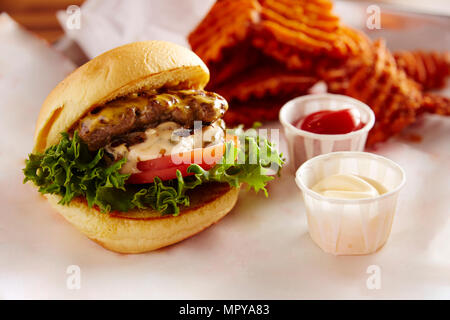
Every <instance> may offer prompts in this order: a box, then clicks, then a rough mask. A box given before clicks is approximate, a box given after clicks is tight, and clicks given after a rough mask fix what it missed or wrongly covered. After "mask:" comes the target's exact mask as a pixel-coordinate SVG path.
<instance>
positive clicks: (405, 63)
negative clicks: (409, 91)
mask: <svg viewBox="0 0 450 320" xmlns="http://www.w3.org/2000/svg"><path fill="white" fill-rule="evenodd" d="M394 57H395V59H396V61H397V64H398V66H399V67H400V68H401V69H403V70H404V71H405V72H406V74H407V75H408V76H409V77H411V78H412V79H414V80H415V81H416V82H418V83H419V84H420V85H421V86H422V88H423V89H424V90H430V89H438V88H442V87H444V86H445V80H446V78H447V77H448V75H449V74H450V53H449V52H446V53H439V52H434V51H430V52H425V51H398V52H395V53H394Z"/></svg>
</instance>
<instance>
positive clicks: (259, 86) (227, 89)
mask: <svg viewBox="0 0 450 320" xmlns="http://www.w3.org/2000/svg"><path fill="white" fill-rule="evenodd" d="M317 81H318V79H317V78H316V77H314V76H312V75H304V74H302V73H298V72H294V71H289V70H286V69H285V68H284V67H283V66H279V65H277V64H276V63H272V64H266V65H264V66H259V65H258V66H255V67H254V68H253V69H252V70H247V71H246V72H245V73H244V74H242V75H241V74H238V75H237V76H236V77H235V79H232V80H231V81H229V82H227V83H226V84H224V85H222V86H219V87H215V88H214V90H215V91H216V92H217V93H219V94H221V95H222V96H224V97H225V98H226V99H227V100H229V101H233V100H239V101H248V100H251V99H262V98H264V97H265V96H277V95H280V96H285V95H301V94H305V93H306V92H307V91H308V89H309V88H311V87H312V86H313V85H314V84H315V83H316V82H317Z"/></svg>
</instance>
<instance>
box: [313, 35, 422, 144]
mask: <svg viewBox="0 0 450 320" xmlns="http://www.w3.org/2000/svg"><path fill="white" fill-rule="evenodd" d="M321 73H322V74H323V76H324V80H325V81H326V82H327V84H328V85H329V88H328V89H329V91H332V92H335V93H340V94H345V95H348V96H351V97H354V98H356V99H358V100H361V101H363V102H365V103H366V104H368V105H369V106H370V107H371V108H372V110H373V111H374V113H375V117H376V123H375V126H374V128H373V129H372V130H371V132H370V133H369V137H368V139H367V145H369V146H371V145H374V144H375V143H378V142H381V141H385V140H386V139H388V138H389V137H391V136H392V135H395V134H397V133H399V132H400V131H401V130H403V129H404V128H405V127H406V126H408V125H409V124H411V123H413V122H414V121H415V117H416V114H417V113H418V112H419V110H420V107H421V104H422V102H423V96H422V92H421V91H420V87H419V85H418V84H417V83H416V82H415V81H413V80H411V79H410V78H408V77H407V75H406V73H405V72H404V71H403V70H402V69H400V68H398V67H397V64H396V62H395V59H394V57H393V55H392V54H391V53H390V52H389V50H388V49H387V48H386V45H385V42H384V41H382V40H379V41H376V42H375V43H374V44H373V50H372V54H371V55H370V56H369V57H367V58H366V59H360V58H355V59H350V60H349V61H347V62H346V63H345V64H344V65H342V66H340V67H339V68H335V69H330V72H327V71H326V70H322V71H321Z"/></svg>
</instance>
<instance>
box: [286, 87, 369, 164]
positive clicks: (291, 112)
mask: <svg viewBox="0 0 450 320" xmlns="http://www.w3.org/2000/svg"><path fill="white" fill-rule="evenodd" d="M347 108H356V109H358V110H359V112H360V114H361V121H362V122H363V123H365V126H364V127H363V128H361V129H359V130H356V131H352V132H349V133H345V134H317V133H312V132H308V131H305V130H302V129H299V128H297V127H295V125H294V123H295V122H296V121H298V120H299V119H302V118H304V117H306V116H308V115H310V114H311V113H314V112H318V111H322V110H342V109H347ZM279 117H280V122H281V124H282V125H283V127H284V133H285V136H286V139H287V143H288V148H289V157H290V161H291V163H292V165H293V168H294V169H295V170H296V169H297V168H298V167H299V166H300V165H301V164H302V163H303V162H305V161H306V160H308V159H311V158H313V157H315V156H318V155H321V154H326V153H329V152H336V151H363V150H364V145H365V144H366V139H367V133H368V132H369V130H370V129H372V127H373V125H374V123H375V115H374V113H373V111H372V109H370V108H369V106H367V105H366V104H364V103H362V102H361V101H358V100H356V99H353V98H350V97H347V96H343V95H338V94H329V93H325V94H311V95H306V96H301V97H298V98H295V99H293V100H290V101H288V102H287V103H286V104H285V105H284V106H283V107H282V108H281V110H280V114H279Z"/></svg>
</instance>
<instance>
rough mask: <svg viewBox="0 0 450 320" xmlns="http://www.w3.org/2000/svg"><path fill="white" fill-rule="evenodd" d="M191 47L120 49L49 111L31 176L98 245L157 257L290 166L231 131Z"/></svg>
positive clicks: (74, 82) (76, 79)
mask: <svg viewBox="0 0 450 320" xmlns="http://www.w3.org/2000/svg"><path fill="white" fill-rule="evenodd" d="M208 81H209V71H208V69H207V67H206V66H205V64H204V63H203V62H202V61H201V60H200V58H198V57H197V56H196V55H195V54H194V53H193V52H191V51H190V50H188V49H186V48H184V47H181V46H178V45H175V44H172V43H168V42H163V41H144V42H135V43H131V44H127V45H124V46H121V47H118V48H116V49H113V50H110V51H108V52H106V53H104V54H102V55H100V56H98V57H96V58H94V59H93V60H91V61H89V62H87V63H86V64H84V65H83V66H81V67H80V68H78V69H77V70H75V71H74V72H73V73H71V74H70V75H69V76H68V77H67V78H66V79H64V80H63V81H62V82H61V83H59V84H58V85H57V86H56V88H55V89H53V91H52V92H51V93H50V94H49V96H48V97H47V98H46V100H45V101H44V104H43V106H42V108H41V111H40V113H39V116H38V120H37V124H36V131H35V137H34V150H33V152H32V153H31V154H30V155H29V157H28V159H27V160H26V166H25V168H24V170H23V171H24V175H25V179H24V181H25V182H27V181H31V182H32V183H34V184H35V185H36V186H37V187H38V188H39V192H40V193H42V194H43V195H44V196H45V198H46V199H47V200H48V201H49V202H50V204H51V205H52V206H53V207H54V208H55V209H56V210H57V211H58V212H59V213H60V214H61V215H63V216H64V218H65V219H66V220H67V221H69V222H70V223H72V224H73V225H74V226H75V227H76V228H78V229H79V230H80V231H81V232H83V233H84V234H86V236H88V237H89V238H90V239H92V240H94V241H96V242H98V243H99V244H101V245H102V246H104V247H105V248H107V249H110V250H113V251H116V252H122V253H141V252H146V251H151V250H155V249H158V248H161V247H164V246H167V245H170V244H173V243H176V242H178V241H181V240H183V239H186V238H188V237H190V236H192V235H194V234H196V233H198V232H200V231H202V230H203V229H205V228H207V227H208V226H210V225H212V224H213V223H215V222H217V221H218V220H219V219H221V218H222V217H224V216H225V215H226V214H227V213H228V212H229V211H230V210H231V209H232V208H233V206H234V205H235V203H236V201H237V197H238V193H239V188H240V186H241V185H243V184H244V185H247V186H248V187H250V188H253V189H254V190H255V191H259V190H263V192H264V193H265V194H266V195H267V191H266V189H265V186H266V184H267V182H268V181H270V180H272V179H273V176H271V175H268V170H269V168H271V169H272V171H273V169H274V168H275V171H276V172H278V171H279V169H280V168H281V166H282V164H283V160H282V159H281V155H280V154H278V152H277V151H276V150H275V149H274V147H273V146H272V144H271V143H269V142H268V141H267V140H266V139H263V138H260V137H258V136H256V135H255V134H254V133H252V134H248V131H244V130H243V129H242V128H235V129H233V130H226V129H225V124H224V122H223V121H222V119H221V118H222V116H223V115H224V113H225V112H226V111H227V108H228V105H227V102H226V101H225V99H224V98H222V97H221V96H219V95H218V94H215V93H213V92H206V91H204V90H203V88H204V87H205V85H206V84H207V82H208Z"/></svg>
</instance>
